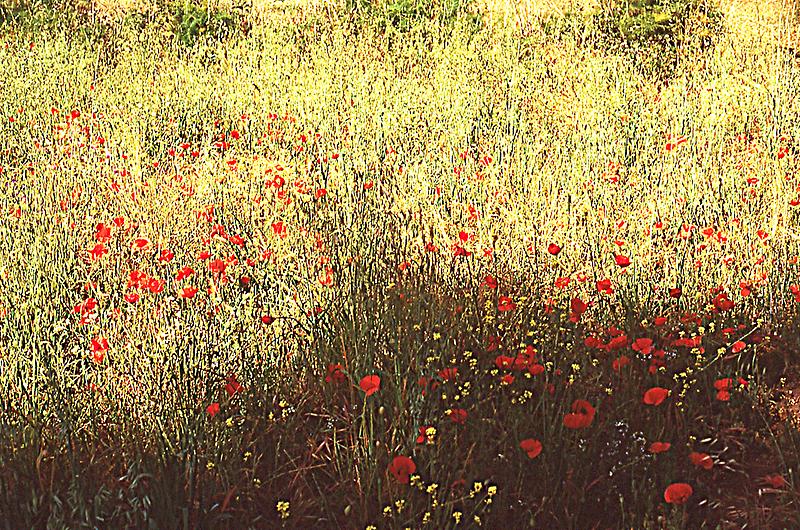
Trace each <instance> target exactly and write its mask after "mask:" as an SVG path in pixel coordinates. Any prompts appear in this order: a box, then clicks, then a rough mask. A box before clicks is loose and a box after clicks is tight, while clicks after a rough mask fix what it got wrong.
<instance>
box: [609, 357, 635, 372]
mask: <svg viewBox="0 0 800 530" xmlns="http://www.w3.org/2000/svg"><path fill="white" fill-rule="evenodd" d="M629 364H631V359H630V357H628V356H627V355H620V356H619V357H617V358H616V359H614V360H613V361H612V362H611V369H612V370H614V371H615V372H619V371H620V370H621V369H622V368H624V367H625V366H628V365H629Z"/></svg>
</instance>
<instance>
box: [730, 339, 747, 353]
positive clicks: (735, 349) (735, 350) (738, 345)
mask: <svg viewBox="0 0 800 530" xmlns="http://www.w3.org/2000/svg"><path fill="white" fill-rule="evenodd" d="M746 346H747V344H745V343H744V342H742V341H740V340H737V341H736V342H734V343H733V346H731V351H732V352H733V353H739V352H740V351H742V350H743V349H745V347H746Z"/></svg>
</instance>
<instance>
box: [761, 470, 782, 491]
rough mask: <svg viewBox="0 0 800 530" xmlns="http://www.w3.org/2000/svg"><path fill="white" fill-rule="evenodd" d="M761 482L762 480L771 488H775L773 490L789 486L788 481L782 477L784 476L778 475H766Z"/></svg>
mask: <svg viewBox="0 0 800 530" xmlns="http://www.w3.org/2000/svg"><path fill="white" fill-rule="evenodd" d="M761 480H762V481H763V482H764V483H765V484H769V485H770V486H772V487H773V488H775V489H780V488H783V487H785V486H788V483H787V482H786V479H785V478H783V476H782V475H778V474H775V475H765V476H763V477H762V478H761Z"/></svg>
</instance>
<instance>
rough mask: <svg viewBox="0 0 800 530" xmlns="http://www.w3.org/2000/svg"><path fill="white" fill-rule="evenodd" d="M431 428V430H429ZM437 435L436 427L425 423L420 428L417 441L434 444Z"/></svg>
mask: <svg viewBox="0 0 800 530" xmlns="http://www.w3.org/2000/svg"><path fill="white" fill-rule="evenodd" d="M429 430H430V432H428V431H429ZM435 435H436V429H435V428H434V427H433V426H432V425H423V426H422V427H420V428H419V436H417V443H418V444H424V443H427V444H432V443H433V441H434V436H435Z"/></svg>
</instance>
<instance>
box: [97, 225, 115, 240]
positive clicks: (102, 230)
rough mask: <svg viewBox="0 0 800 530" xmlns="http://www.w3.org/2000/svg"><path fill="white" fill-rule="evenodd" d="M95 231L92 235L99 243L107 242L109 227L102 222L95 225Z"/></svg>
mask: <svg viewBox="0 0 800 530" xmlns="http://www.w3.org/2000/svg"><path fill="white" fill-rule="evenodd" d="M95 228H96V229H97V232H96V233H95V235H94V238H95V239H96V240H97V241H98V242H100V243H107V242H108V240H109V239H111V229H110V228H108V227H107V226H105V225H104V224H103V223H100V224H98V225H97V226H96V227H95Z"/></svg>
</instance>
